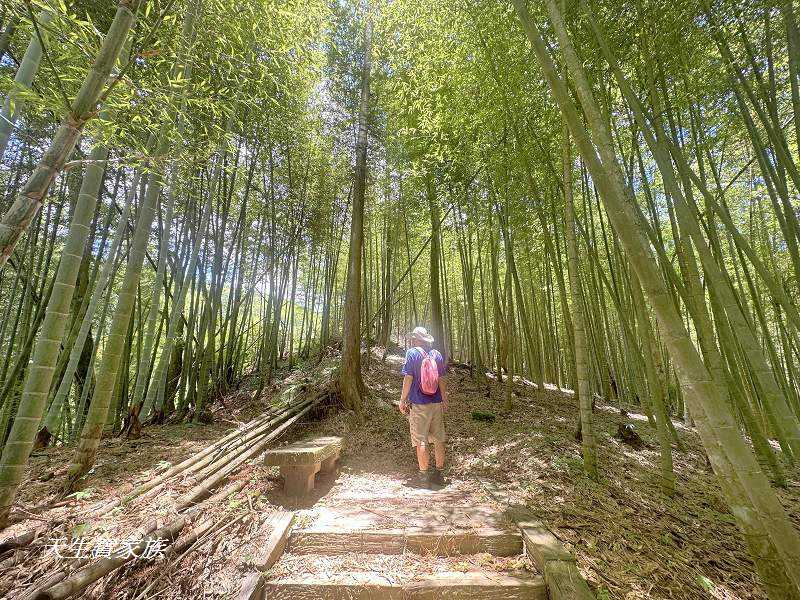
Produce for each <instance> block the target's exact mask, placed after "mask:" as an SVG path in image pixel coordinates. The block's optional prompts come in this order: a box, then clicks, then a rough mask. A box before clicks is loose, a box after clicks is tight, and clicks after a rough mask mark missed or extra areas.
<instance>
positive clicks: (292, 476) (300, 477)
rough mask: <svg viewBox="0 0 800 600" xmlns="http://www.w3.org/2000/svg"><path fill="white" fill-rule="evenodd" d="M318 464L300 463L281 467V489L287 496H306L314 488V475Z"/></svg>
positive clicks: (318, 466)
mask: <svg viewBox="0 0 800 600" xmlns="http://www.w3.org/2000/svg"><path fill="white" fill-rule="evenodd" d="M319 468H320V465H319V464H316V465H301V466H285V467H281V475H283V479H284V484H283V489H284V491H285V492H286V494H287V495H288V496H297V497H302V496H307V495H308V494H310V493H311V490H313V489H314V475H316V474H317V471H319Z"/></svg>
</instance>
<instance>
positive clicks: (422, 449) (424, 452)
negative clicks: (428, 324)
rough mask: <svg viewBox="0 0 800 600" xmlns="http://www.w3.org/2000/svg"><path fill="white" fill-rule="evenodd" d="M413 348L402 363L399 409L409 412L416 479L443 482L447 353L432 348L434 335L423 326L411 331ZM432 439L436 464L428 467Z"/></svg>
mask: <svg viewBox="0 0 800 600" xmlns="http://www.w3.org/2000/svg"><path fill="white" fill-rule="evenodd" d="M408 338H409V340H410V342H411V348H409V349H408V350H407V351H406V362H405V364H404V365H403V375H404V377H403V391H402V393H401V394H400V410H401V411H402V412H403V414H405V415H407V416H408V422H409V425H410V429H411V445H412V446H413V447H414V448H416V450H417V462H418V463H419V473H417V475H416V477H415V480H416V481H415V483H416V484H417V485H419V486H421V487H428V486H429V485H430V484H434V485H444V478H443V477H442V469H444V440H445V433H444V415H443V413H444V411H445V410H447V400H448V398H447V387H446V386H445V383H444V379H443V377H444V375H445V363H444V357H443V356H442V355H441V353H439V352H438V351H437V350H434V349H433V348H432V344H433V336H432V335H430V334H429V333H428V331H427V330H426V329H425V328H424V327H416V328H415V329H414V331H412V332H411V333H410V334H408ZM431 443H433V449H434V456H435V460H436V462H435V466H434V468H433V469H429V468H428V467H429V463H430V459H429V456H428V447H429V445H430V444H431Z"/></svg>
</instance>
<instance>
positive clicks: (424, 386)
mask: <svg viewBox="0 0 800 600" xmlns="http://www.w3.org/2000/svg"><path fill="white" fill-rule="evenodd" d="M419 351H420V352H422V355H423V356H424V358H423V359H422V365H421V366H420V369H419V388H420V389H421V390H422V393H423V394H427V395H428V396H433V394H435V393H436V390H438V389H439V366H438V365H437V364H436V359H435V358H433V356H431V355H430V354H428V353H427V352H425V350H423V349H422V348H419Z"/></svg>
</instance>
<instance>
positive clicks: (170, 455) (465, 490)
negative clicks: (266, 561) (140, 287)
mask: <svg viewBox="0 0 800 600" xmlns="http://www.w3.org/2000/svg"><path fill="white" fill-rule="evenodd" d="M401 362H402V358H401V357H399V356H392V355H390V356H389V357H387V360H386V362H385V363H382V362H380V360H379V359H375V360H373V361H372V362H371V364H370V366H369V368H368V369H367V370H366V372H365V383H366V384H367V388H368V389H369V393H370V395H369V398H368V401H367V409H366V412H365V422H364V423H363V424H358V423H356V422H355V421H354V419H353V418H352V417H351V416H350V415H348V414H346V413H342V412H333V413H331V414H329V415H327V416H325V415H322V417H323V418H321V419H318V420H313V421H311V420H309V421H307V422H305V423H303V424H302V425H299V426H297V427H295V428H293V429H291V430H289V432H288V433H287V435H286V436H285V438H286V439H287V440H292V439H298V438H301V437H303V436H305V435H310V434H321V433H324V434H329V435H343V436H345V438H346V440H347V441H346V446H345V449H344V451H343V454H342V461H341V462H342V467H341V470H340V472H339V474H338V476H337V477H336V478H335V479H330V480H329V481H322V482H320V485H318V489H317V490H315V495H314V496H313V497H312V498H311V499H310V500H309V501H308V502H307V503H306V504H304V505H302V506H296V505H291V504H289V501H288V500H287V498H286V497H284V496H283V494H282V492H281V491H280V489H281V487H282V485H281V480H280V478H279V476H278V473H277V468H270V467H266V466H264V465H263V463H262V462H261V461H258V460H254V461H251V463H250V464H248V465H246V466H245V468H243V469H242V470H240V471H239V472H237V473H236V474H235V475H234V476H233V477H232V478H231V481H229V482H228V483H227V484H226V485H227V486H232V485H235V484H239V485H243V488H242V489H241V490H240V491H238V492H236V493H235V494H233V495H231V496H230V497H228V498H226V499H225V500H224V501H219V502H216V503H213V505H208V504H209V503H208V502H207V503H206V504H204V505H203V518H206V519H207V518H211V519H213V520H214V522H215V526H214V528H213V529H212V531H211V533H210V534H208V535H206V536H205V537H203V538H202V539H201V540H200V541H199V542H198V543H196V544H194V545H193V546H190V547H189V548H188V549H186V550H184V551H182V552H181V553H179V554H178V555H174V554H170V553H167V555H166V558H163V559H156V560H152V561H144V560H141V561H135V562H134V563H132V564H131V566H126V567H124V568H123V569H119V570H117V571H116V572H115V573H114V574H112V575H111V576H108V577H106V578H104V579H102V580H100V581H99V582H98V583H96V584H94V585H93V586H92V587H91V588H89V590H88V592H87V593H86V594H84V595H83V596H82V597H85V598H125V599H131V600H132V599H142V600H144V599H146V598H156V597H157V598H175V599H189V598H229V597H232V596H235V594H236V592H237V590H238V588H239V585H240V583H241V581H242V578H243V577H245V575H247V574H248V573H249V572H251V571H252V567H251V566H250V562H251V561H252V559H253V556H254V554H255V553H257V550H258V548H259V546H260V544H262V543H263V541H264V540H265V539H266V537H267V536H268V535H269V532H270V525H269V517H270V515H271V514H272V513H274V512H275V511H276V510H279V509H281V508H283V507H291V508H294V509H301V510H300V513H299V518H300V519H301V520H302V519H303V518H306V517H308V516H309V515H312V514H313V513H314V511H315V510H317V509H318V508H319V507H320V506H324V505H330V504H336V503H342V502H348V501H350V502H353V501H355V502H357V501H358V497H359V493H360V491H367V490H369V491H370V492H371V493H372V495H373V496H375V492H376V490H377V491H379V492H380V494H379V495H383V496H385V497H386V501H387V502H390V501H391V500H392V499H393V498H394V500H396V499H397V498H396V496H398V495H402V494H403V493H404V491H403V490H404V489H407V488H405V487H404V482H405V481H406V479H407V478H408V477H409V476H410V475H411V474H412V473H413V472H414V470H415V468H416V467H415V461H414V458H413V454H412V452H411V448H410V447H409V442H408V430H407V428H408V424H407V421H406V419H405V417H403V416H402V415H401V414H400V413H399V412H398V411H397V409H396V408H395V407H394V404H393V402H394V401H395V400H396V399H397V398H398V397H399V390H400V384H401V376H400V373H399V366H400V363H401ZM449 389H451V390H452V392H451V396H452V400H451V405H450V409H449V410H448V413H447V415H446V427H447V432H448V436H449V439H448V451H449V456H448V480H449V486H448V488H445V490H444V491H448V492H449V491H450V490H452V491H453V493H455V494H458V495H459V496H460V497H462V498H464V497H467V498H471V499H472V500H474V502H475V503H476V504H477V503H481V504H486V503H490V502H491V500H490V499H489V497H488V496H487V495H486V493H485V491H484V488H483V486H482V484H481V481H490V482H492V483H494V484H496V485H497V486H499V487H501V488H503V489H504V490H506V491H507V492H508V494H509V495H510V496H511V498H512V500H513V502H514V503H515V504H521V505H525V507H526V508H527V510H528V511H530V512H531V513H533V514H534V515H535V516H536V517H537V518H538V519H539V520H541V521H542V522H544V523H545V524H546V525H547V526H548V527H549V528H550V529H551V530H552V531H553V533H554V534H555V535H556V537H557V538H559V539H560V540H561V542H562V543H563V544H564V545H565V546H566V547H567V548H568V549H569V550H570V551H571V552H573V553H574V554H575V556H576V558H577V562H578V566H579V568H580V570H581V572H582V573H583V575H584V576H585V577H586V579H587V581H588V582H589V584H590V586H591V587H592V588H593V590H594V591H595V592H596V593H597V595H598V598H599V599H604V598H623V599H638V598H659V599H660V598H664V599H666V598H726V599H728V598H730V599H734V598H741V599H744V598H763V597H764V595H763V593H762V592H761V590H760V588H759V587H758V584H757V580H756V577H755V575H754V569H753V565H752V563H751V561H750V559H749V558H748V555H747V550H746V548H745V546H744V543H743V540H742V538H741V536H740V534H739V532H738V530H737V529H736V526H735V525H734V522H733V518H732V516H731V515H730V513H729V512H728V511H727V510H726V509H725V507H724V504H723V502H722V500H721V499H720V496H719V491H718V486H717V484H716V482H715V480H714V476H713V474H712V473H711V472H710V470H709V469H708V468H707V467H706V459H705V456H704V454H703V452H702V449H701V446H700V441H699V438H698V437H697V435H696V433H695V432H694V431H693V430H692V429H689V428H686V427H684V426H683V425H682V424H681V423H678V422H676V424H675V425H676V428H677V430H678V434H679V436H680V437H681V439H682V441H683V443H684V444H685V446H686V450H685V451H678V450H675V456H674V459H675V471H676V475H677V487H678V493H677V495H676V496H675V497H674V498H673V499H666V498H664V497H663V496H662V495H661V493H660V491H659V474H658V447H657V443H656V438H655V432H653V431H651V430H650V429H649V428H648V427H647V423H646V419H645V418H644V417H643V416H642V415H638V414H635V413H630V414H628V416H627V417H623V416H621V415H620V414H619V412H618V411H617V409H616V408H615V407H612V406H605V405H602V404H598V405H597V407H596V408H597V410H596V413H595V427H596V435H597V440H598V459H599V461H598V462H599V465H600V468H601V471H602V477H601V480H600V481H599V482H598V483H593V482H590V481H588V480H587V479H586V478H585V477H584V476H583V474H582V459H581V453H580V450H581V449H580V445H579V444H578V443H576V442H575V440H574V437H573V436H574V428H575V415H576V414H577V408H576V406H575V402H574V398H573V396H572V394H571V392H567V391H563V390H558V389H554V388H549V389H546V390H544V391H543V392H542V393H539V392H538V390H537V389H536V387H535V386H534V385H533V384H529V383H527V382H524V381H519V382H517V383H516V384H515V390H514V391H515V395H514V409H513V411H512V412H511V413H510V414H508V415H506V416H502V417H501V416H500V415H499V412H500V407H501V406H502V402H503V387H502V386H501V385H498V384H497V383H495V382H493V381H492V380H490V379H487V380H485V381H484V382H477V381H475V380H474V379H473V378H472V377H471V376H470V374H469V372H468V371H467V370H464V369H460V368H456V369H454V371H453V373H452V375H451V376H450V383H449ZM268 404H269V397H268V396H267V397H265V398H262V399H258V400H255V401H254V400H251V399H250V394H249V393H247V392H239V393H235V394H232V395H230V396H228V397H227V398H226V399H225V402H224V405H217V407H216V411H215V415H214V417H215V422H214V424H212V425H189V424H179V425H163V426H153V427H148V428H146V429H145V430H144V434H143V436H142V437H141V438H139V439H125V438H114V439H110V440H106V441H105V442H104V444H103V445H102V447H101V451H100V454H99V455H98V459H97V466H96V468H95V469H94V471H93V472H92V473H91V474H90V476H89V478H88V480H87V482H86V485H85V487H84V489H83V491H82V492H79V493H78V494H77V495H76V496H72V497H70V498H68V500H67V501H65V502H61V503H59V505H58V506H53V507H52V508H49V509H47V510H43V511H42V510H38V511H36V512H35V514H31V518H29V519H27V520H26V521H25V522H23V523H19V524H17V525H15V526H12V527H10V528H9V529H8V530H6V531H4V532H3V533H2V534H0V542H2V541H3V540H5V539H8V538H9V537H11V536H14V535H18V534H19V533H21V532H24V531H28V530H30V529H31V528H32V527H34V526H36V524H37V523H40V524H41V525H40V527H42V528H44V533H43V534H42V535H40V536H39V538H38V540H37V542H35V543H34V544H31V545H30V546H28V547H27V548H24V549H22V550H20V551H18V552H16V553H15V554H14V555H13V556H14V560H13V563H12V562H11V561H10V559H8V558H7V555H4V556H0V565H1V566H3V567H4V568H2V569H0V596H2V597H5V598H15V599H17V598H21V597H23V594H24V593H25V592H26V591H29V590H30V589H32V588H33V587H35V585H36V583H37V582H39V581H41V580H42V578H44V577H46V576H48V575H49V574H51V573H53V572H54V571H55V570H57V569H59V568H63V564H64V559H60V558H59V557H58V556H57V554H56V550H57V548H56V547H55V546H56V544H57V543H60V544H61V547H60V553H61V554H62V555H69V554H70V552H73V553H74V552H75V551H76V550H79V549H76V548H75V547H72V548H69V547H68V542H67V541H64V540H68V539H70V538H71V537H73V536H74V537H76V538H78V539H87V540H95V543H96V540H97V539H98V538H100V537H104V538H106V539H116V540H122V539H126V538H127V537H129V536H131V535H134V534H135V533H136V532H137V531H138V532H141V531H143V530H146V529H148V525H149V526H150V528H152V524H153V523H154V522H157V523H158V525H159V526H160V525H162V524H163V523H164V522H166V521H168V520H169V519H171V518H174V517H175V515H176V513H175V511H174V502H175V499H176V498H178V497H179V496H180V495H181V494H182V493H183V492H185V491H186V489H188V488H189V487H191V485H192V483H193V482H191V481H186V482H184V481H182V480H181V478H178V480H177V481H175V482H173V483H170V484H169V485H168V486H166V487H165V489H164V490H162V491H161V492H160V493H159V494H158V495H155V496H152V497H147V498H143V499H141V500H140V501H135V502H133V503H131V504H130V505H128V506H126V507H125V509H119V510H115V511H111V512H109V513H107V514H102V515H96V516H93V517H92V518H90V519H87V518H86V517H85V514H86V511H87V509H88V508H89V507H91V506H94V505H97V503H98V502H99V501H108V500H109V499H113V498H115V497H118V496H120V495H122V494H124V493H126V492H128V491H130V490H131V489H132V488H133V487H134V486H135V485H138V484H140V483H142V482H144V481H147V480H149V479H150V478H152V477H155V476H157V475H158V474H159V473H160V472H163V471H164V470H165V469H166V468H168V466H169V465H170V464H173V465H174V464H177V463H178V462H180V461H181V460H183V459H184V458H186V457H188V456H190V455H191V454H193V453H195V452H197V451H199V450H201V449H202V448H204V447H206V446H207V445H209V444H210V443H212V442H213V441H214V440H216V439H219V438H220V437H222V436H223V435H225V434H226V433H228V432H230V431H231V430H232V429H233V428H235V427H236V426H239V425H241V424H242V423H243V422H246V421H247V420H249V419H250V418H252V417H254V416H256V415H258V414H260V413H262V412H263V411H264V410H265V408H266V407H267V405H268ZM473 410H481V411H488V412H495V413H497V414H498V418H497V420H496V421H495V422H494V423H488V422H484V421H475V420H473V419H472V417H471V412H472V411H473ZM623 421H627V422H632V423H634V424H635V425H636V428H637V431H638V433H639V434H640V435H641V437H642V438H643V440H644V441H645V443H646V446H645V447H644V448H642V449H640V450H635V449H633V448H631V447H629V446H627V445H624V444H623V443H621V442H620V441H619V440H617V439H616V438H615V437H614V434H615V433H616V430H617V425H618V424H619V423H620V422H623ZM69 458H70V452H69V451H67V450H65V449H63V448H50V449H47V450H44V451H39V452H36V453H35V454H34V455H33V456H32V459H31V462H30V468H29V473H28V475H29V476H30V479H29V480H28V481H30V482H31V483H29V484H28V485H26V486H24V488H23V489H22V491H21V497H20V502H21V504H22V505H23V506H27V507H31V508H32V507H34V506H36V505H39V504H42V503H43V502H46V501H48V500H52V499H53V498H54V497H55V496H56V494H57V490H58V487H57V486H58V485H59V484H60V482H61V481H62V475H63V473H64V472H65V470H66V468H67V466H68V462H69ZM789 479H790V484H789V487H788V489H787V490H782V491H781V492H780V496H781V500H782V501H783V503H784V505H785V506H786V508H787V510H788V511H789V513H790V515H791V517H792V519H793V520H794V522H795V525H796V526H797V527H799V528H800V478H799V477H798V473H797V472H795V473H792V474H790V477H789ZM207 505H208V506H207ZM372 508H374V507H372ZM59 539H61V541H60V542H59ZM18 555H20V556H19V557H18ZM356 560H359V559H358V557H356ZM409 560H412V559H406V560H405V561H402V560H400V559H398V561H397V564H394V563H392V564H384V565H381V566H380V568H382V569H385V570H387V571H391V570H392V569H395V570H401V569H403V568H406V569H407V568H408V564H407V563H408V561H409ZM3 561H5V562H3ZM441 561H442V559H431V560H427V561H426V559H421V558H419V557H414V558H413V562H414V564H413V565H412V566H413V568H414V569H417V570H419V569H421V570H425V569H427V570H434V569H439V568H443V565H441V564H440V562H441ZM403 562H404V563H405V564H401V563H403ZM456 562H457V560H456ZM346 566H347V565H338V567H341V568H345V567H346ZM445 566H447V567H448V568H449V569H451V570H459V567H458V564H449V565H445ZM482 566H483V567H487V565H482ZM515 566H516V567H519V568H526V567H527V565H521V564H520V565H515ZM495 567H496V568H497V569H498V570H501V569H503V568H506V567H508V564H507V561H499V562H498V564H497V565H495V566H492V565H488V568H490V569H491V568H495ZM331 568H333V565H331V564H330V563H328V564H325V565H315V564H313V563H309V562H308V561H302V564H296V565H292V564H290V563H289V562H286V561H284V562H282V563H279V564H278V565H277V566H276V567H275V571H276V572H277V573H279V572H280V571H281V570H282V569H303V570H304V571H305V572H308V571H313V570H315V569H320V570H330V569H331ZM3 594H4V595H5V596H3Z"/></svg>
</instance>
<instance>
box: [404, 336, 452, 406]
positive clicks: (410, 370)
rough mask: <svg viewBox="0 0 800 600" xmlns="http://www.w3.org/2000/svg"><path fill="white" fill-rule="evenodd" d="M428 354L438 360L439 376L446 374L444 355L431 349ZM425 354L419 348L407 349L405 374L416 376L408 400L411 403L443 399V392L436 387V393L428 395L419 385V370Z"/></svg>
mask: <svg viewBox="0 0 800 600" xmlns="http://www.w3.org/2000/svg"><path fill="white" fill-rule="evenodd" d="M428 354H429V355H430V356H431V357H432V358H433V359H434V360H435V361H436V366H437V367H438V369H439V377H442V376H443V375H444V374H445V370H446V368H445V364H444V357H443V356H442V355H441V354H440V353H439V351H438V350H429V351H428ZM424 358H425V355H424V354H423V353H422V350H420V349H419V348H409V349H408V350H406V362H405V364H404V365H403V375H411V376H412V377H413V378H414V381H413V383H412V384H411V391H410V392H409V394H408V400H409V402H411V404H431V403H434V402H441V401H442V392H441V391H440V390H439V388H436V393H435V394H433V395H430V396H429V395H428V394H426V393H424V392H423V391H422V390H421V389H420V387H419V372H420V369H421V368H422V361H423V359H424Z"/></svg>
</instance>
